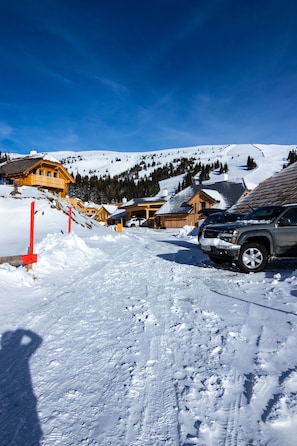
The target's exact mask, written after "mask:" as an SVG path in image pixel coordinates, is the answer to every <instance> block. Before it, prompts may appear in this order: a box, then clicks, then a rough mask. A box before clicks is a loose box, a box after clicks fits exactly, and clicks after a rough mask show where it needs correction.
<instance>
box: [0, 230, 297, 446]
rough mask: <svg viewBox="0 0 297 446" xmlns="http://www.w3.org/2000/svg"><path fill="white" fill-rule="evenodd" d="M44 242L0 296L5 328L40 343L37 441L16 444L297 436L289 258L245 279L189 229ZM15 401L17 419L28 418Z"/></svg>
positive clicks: (281, 440)
mask: <svg viewBox="0 0 297 446" xmlns="http://www.w3.org/2000/svg"><path fill="white" fill-rule="evenodd" d="M107 234H109V233H107ZM38 249H39V252H40V255H39V262H38V264H37V265H35V266H34V268H33V270H32V271H31V272H26V271H25V270H24V269H22V268H19V269H15V268H11V271H10V273H11V276H12V277H13V276H14V275H18V281H17V282H15V281H14V282H11V283H8V282H2V283H3V288H2V292H1V293H2V298H3V297H5V298H6V299H9V293H10V292H11V289H12V288H13V289H14V291H13V293H14V296H15V297H14V302H13V307H12V306H11V305H10V306H7V308H4V310H3V313H2V318H1V321H2V322H1V323H2V330H1V332H2V335H3V333H5V332H8V331H12V330H16V329H24V330H30V332H32V333H34V334H35V335H36V336H38V338H41V339H42V343H41V345H39V346H38V348H37V349H36V351H35V352H34V353H33V354H32V355H31V358H30V361H29V366H30V373H31V380H32V383H31V385H32V389H33V390H32V391H33V392H34V395H35V397H36V398H37V412H38V418H39V429H41V431H42V440H41V441H40V442H39V437H38V434H36V437H35V438H32V439H31V443H26V444H25V443H22V446H34V445H35V444H36V445H39V444H40V445H44V446H58V445H59V446H60V445H61V446H72V445H75V446H78V445H83V446H95V445H96V446H144V445H146V446H159V445H166V446H191V445H200V446H202V445H203V446H209V445H213V446H219V445H225V446H246V445H254V446H264V445H269V446H272V445H274V446H279V445H280V444H282V445H283V446H286V445H287V446H291V445H292V446H293V445H295V444H296V438H297V404H296V403H297V342H296V341H297V333H296V322H297V299H296V298H297V273H296V271H295V268H294V266H293V267H292V266H291V267H290V266H289V267H288V266H283V265H281V264H277V265H272V266H270V267H269V268H268V269H267V271H266V272H263V273H259V274H249V275H244V274H241V273H239V272H237V271H236V270H235V269H230V268H229V269H227V268H224V267H215V266H214V265H213V264H212V263H211V262H210V261H209V260H208V259H207V257H205V256H204V255H203V254H202V253H201V251H200V249H199V248H198V246H197V242H196V237H178V236H177V235H176V233H174V232H170V231H154V230H149V229H143V228H138V229H125V230H124V232H123V233H122V234H116V233H113V232H112V231H110V235H104V236H103V235H99V236H92V237H91V236H90V237H89V238H88V237H87V238H84V239H82V238H80V237H78V236H76V235H75V234H70V235H61V234H60V235H53V236H48V238H47V239H46V240H44V241H43V242H42V243H41V244H40V245H39V246H38ZM295 267H296V265H295ZM5 277H7V275H5ZM0 278H1V270H0ZM3 293H4V294H3ZM40 342H41V341H40ZM18 354H19V353H18V350H17V347H15V351H11V356H12V357H13V356H14V355H15V358H17V356H18ZM12 368H13V367H12ZM12 368H11V369H9V370H8V368H7V369H6V370H5V368H4V369H3V367H2V369H1V373H2V375H1V379H2V381H1V382H2V384H3V382H4V383H5V384H8V383H9V380H12V379H13V378H12V377H11V374H12V373H13V372H12ZM33 405H34V403H32V408H33ZM27 409H28V408H27ZM22 410H23V412H22V413H19V412H18V411H17V410H14V409H12V410H11V413H10V414H9V415H8V416H9V417H10V418H8V419H9V425H10V426H11V429H14V428H15V426H21V425H22V423H23V424H24V420H25V421H26V420H27V422H28V423H30V421H28V416H27V414H26V413H25V409H24V408H23V409H22ZM28 410H29V409H28ZM29 427H30V426H29ZM31 427H32V426H31ZM17 430H18V428H16V438H17ZM0 431H1V427H0ZM32 432H35V431H32ZM37 432H38V429H37ZM32 435H33V433H32ZM0 443H1V442H0ZM15 444H19V443H15Z"/></svg>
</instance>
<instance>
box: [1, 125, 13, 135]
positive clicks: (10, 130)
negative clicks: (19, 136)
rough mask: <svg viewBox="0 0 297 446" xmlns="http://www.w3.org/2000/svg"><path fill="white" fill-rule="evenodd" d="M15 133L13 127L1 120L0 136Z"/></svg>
mask: <svg viewBox="0 0 297 446" xmlns="http://www.w3.org/2000/svg"><path fill="white" fill-rule="evenodd" d="M12 133H13V128H12V127H11V126H10V125H9V124H8V123H7V122H0V138H1V139H2V138H8V137H9V136H11V135H12Z"/></svg>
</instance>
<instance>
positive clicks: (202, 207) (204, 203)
mask: <svg viewBox="0 0 297 446" xmlns="http://www.w3.org/2000/svg"><path fill="white" fill-rule="evenodd" d="M205 208H206V202H205V201H202V203H201V209H205Z"/></svg>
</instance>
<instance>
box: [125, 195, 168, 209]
mask: <svg viewBox="0 0 297 446" xmlns="http://www.w3.org/2000/svg"><path fill="white" fill-rule="evenodd" d="M165 198H166V199H167V197H158V196H156V197H145V198H132V200H129V201H127V203H124V204H122V206H121V208H123V207H125V208H126V207H128V206H134V205H135V204H142V203H143V204H145V203H154V202H160V201H164V202H165V201H166V200H165Z"/></svg>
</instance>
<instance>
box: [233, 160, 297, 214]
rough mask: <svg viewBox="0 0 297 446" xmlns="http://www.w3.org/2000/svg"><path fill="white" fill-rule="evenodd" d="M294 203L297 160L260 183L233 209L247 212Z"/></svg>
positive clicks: (296, 191)
mask: <svg viewBox="0 0 297 446" xmlns="http://www.w3.org/2000/svg"><path fill="white" fill-rule="evenodd" d="M293 203H297V162H296V163H294V164H291V165H290V166H288V167H286V168H285V169H283V170H281V171H280V172H278V173H275V174H274V175H272V176H271V177H269V178H267V179H266V180H264V181H262V182H261V183H259V184H258V186H257V187H255V189H253V190H252V191H251V192H250V193H249V194H248V195H247V196H246V197H244V198H243V199H242V200H240V201H238V202H237V203H236V204H234V206H232V208H231V211H232V212H233V211H234V212H239V213H243V214H247V213H248V212H251V210H252V209H255V208H257V207H261V206H269V205H273V204H276V205H278V204H293Z"/></svg>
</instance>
